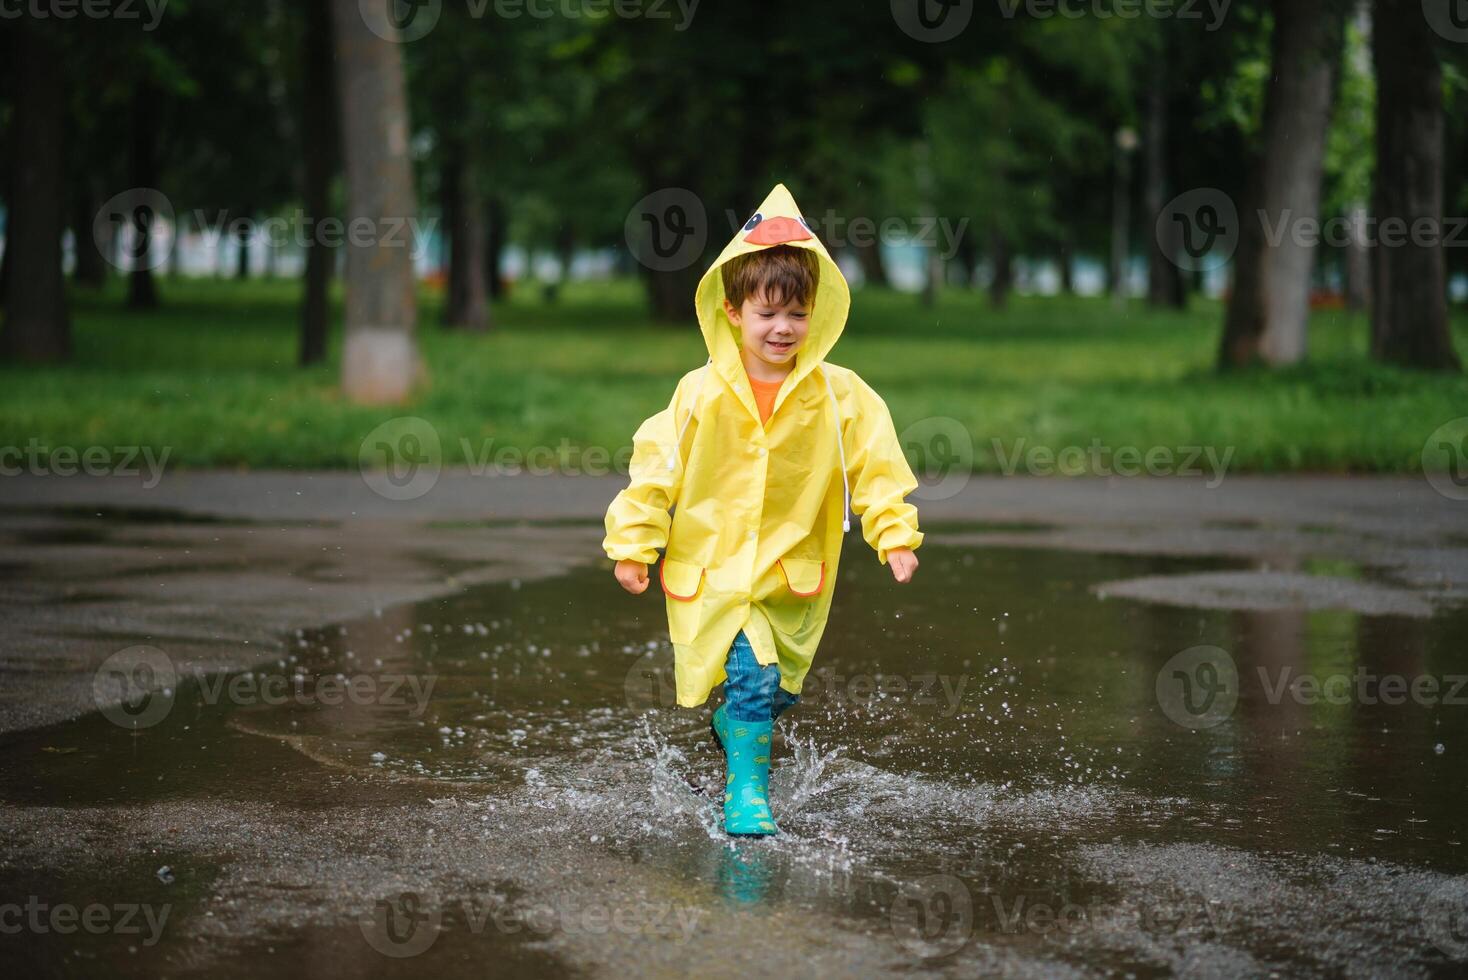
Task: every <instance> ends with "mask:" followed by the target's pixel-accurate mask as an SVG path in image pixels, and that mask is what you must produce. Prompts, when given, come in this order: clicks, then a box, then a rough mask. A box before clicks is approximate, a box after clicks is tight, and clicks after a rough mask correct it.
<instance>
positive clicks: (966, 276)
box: [953, 227, 979, 289]
mask: <svg viewBox="0 0 1468 980" xmlns="http://www.w3.org/2000/svg"><path fill="white" fill-rule="evenodd" d="M953 265H954V266H956V267H957V268H958V275H959V285H961V286H962V287H963V288H964V289H973V288H974V279H975V278H976V277H977V275H978V271H979V250H978V247H977V246H976V245H975V244H974V236H973V232H971V231H970V230H969V229H968V228H966V227H965V228H964V230H963V234H962V235H960V236H959V238H958V242H957V244H956V245H955V247H954V249H953Z"/></svg>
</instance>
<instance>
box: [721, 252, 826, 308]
mask: <svg viewBox="0 0 1468 980" xmlns="http://www.w3.org/2000/svg"><path fill="white" fill-rule="evenodd" d="M720 272H722V273H723V276H724V295H725V296H726V297H727V298H728V300H729V302H730V303H733V304H734V305H735V306H736V307H738V306H743V305H744V301H745V300H746V299H749V298H751V297H754V296H760V295H763V296H764V297H765V298H766V299H768V300H769V301H770V302H772V303H787V302H789V301H790V300H791V299H794V300H796V301H797V302H799V303H804V304H806V305H810V304H811V303H812V302H814V300H815V298H816V287H817V286H819V285H820V284H821V264H820V260H818V259H817V258H816V256H815V253H814V252H812V251H811V250H810V249H806V248H796V247H795V246H793V245H774V246H771V247H770V248H762V249H760V250H759V251H757V252H748V253H746V254H744V255H738V256H735V257H734V258H732V259H730V260H729V261H728V262H725V263H724V265H723V267H722V268H721V269H720Z"/></svg>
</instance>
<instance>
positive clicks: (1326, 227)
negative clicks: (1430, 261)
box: [1153, 187, 1468, 272]
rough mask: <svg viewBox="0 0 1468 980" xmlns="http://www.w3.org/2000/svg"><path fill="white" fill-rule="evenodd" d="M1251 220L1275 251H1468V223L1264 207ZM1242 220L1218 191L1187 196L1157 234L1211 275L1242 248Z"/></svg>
mask: <svg viewBox="0 0 1468 980" xmlns="http://www.w3.org/2000/svg"><path fill="white" fill-rule="evenodd" d="M1249 220H1255V221H1258V222H1259V229H1260V233H1261V236H1262V239H1263V241H1264V243H1265V245H1266V246H1268V247H1269V248H1279V247H1280V246H1281V245H1283V244H1285V242H1286V241H1288V242H1289V243H1290V244H1292V245H1294V246H1296V247H1298V248H1316V247H1318V246H1320V245H1330V246H1332V247H1335V248H1344V247H1346V246H1348V245H1358V246H1361V247H1377V248H1401V247H1403V246H1407V245H1412V246H1415V247H1419V248H1436V247H1438V246H1441V247H1443V248H1463V247H1468V218H1465V217H1462V216H1448V217H1443V218H1436V217H1429V216H1418V217H1415V218H1412V219H1410V220H1409V219H1407V218H1404V217H1400V216H1395V215H1388V216H1385V217H1376V216H1370V215H1367V216H1364V217H1363V216H1353V215H1334V216H1331V217H1328V218H1325V219H1323V220H1322V219H1321V218H1319V217H1315V216H1312V215H1302V214H1298V213H1297V212H1295V211H1294V210H1293V209H1292V208H1284V209H1283V210H1281V211H1279V212H1278V213H1273V212H1270V211H1268V210H1266V209H1264V208H1260V209H1258V210H1257V211H1255V212H1254V214H1253V216H1252V218H1251V219H1249ZM1240 222H1241V218H1240V215H1239V211H1238V208H1237V206H1236V205H1235V204H1234V201H1233V199H1232V198H1230V197H1229V196H1228V195H1227V194H1225V193H1224V192H1223V191H1221V190H1219V189H1218V188H1216V187H1197V188H1194V189H1192V190H1190V191H1185V192H1183V193H1182V194H1179V195H1178V196H1177V197H1174V198H1173V199H1172V200H1171V201H1168V202H1167V203H1166V204H1165V205H1163V207H1162V210H1161V211H1159V212H1158V214H1157V221H1156V223H1155V225H1154V228H1153V232H1154V234H1155V235H1156V237H1157V244H1158V245H1159V246H1161V248H1162V250H1163V252H1164V254H1166V255H1167V257H1168V258H1169V259H1170V260H1171V261H1172V262H1173V264H1174V265H1176V266H1177V267H1178V268H1180V269H1184V270H1186V271H1190V272H1191V271H1209V270H1212V269H1216V268H1219V267H1221V266H1223V265H1226V264H1227V263H1228V262H1229V260H1230V259H1232V258H1233V256H1234V252H1236V251H1237V250H1238V246H1239V232H1240Z"/></svg>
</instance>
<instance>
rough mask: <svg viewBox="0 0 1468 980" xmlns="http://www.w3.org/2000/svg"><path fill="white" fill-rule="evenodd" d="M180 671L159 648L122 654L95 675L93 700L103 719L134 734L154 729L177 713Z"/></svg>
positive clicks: (120, 652) (114, 655)
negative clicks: (176, 697)
mask: <svg viewBox="0 0 1468 980" xmlns="http://www.w3.org/2000/svg"><path fill="white" fill-rule="evenodd" d="M177 688H178V671H177V669H175V668H174V666H173V660H172V658H170V657H169V656H168V654H166V653H164V652H163V651H162V650H160V649H158V648H157V647H151V646H133V647H128V648H127V649H125V650H119V651H117V652H116V653H114V654H113V655H112V656H110V657H108V658H107V659H106V660H104V661H102V666H100V667H98V668H97V672H96V673H95V674H94V675H92V700H93V702H94V703H95V704H96V705H97V710H98V711H100V712H102V717H104V718H106V719H107V720H108V721H110V722H112V723H113V724H114V725H118V726H121V727H122V728H128V729H133V730H140V729H144V728H152V727H153V726H154V725H156V724H158V723H159V722H160V721H162V720H163V719H164V718H167V717H168V713H169V712H170V711H172V710H173V700H174V696H175V692H176V691H177Z"/></svg>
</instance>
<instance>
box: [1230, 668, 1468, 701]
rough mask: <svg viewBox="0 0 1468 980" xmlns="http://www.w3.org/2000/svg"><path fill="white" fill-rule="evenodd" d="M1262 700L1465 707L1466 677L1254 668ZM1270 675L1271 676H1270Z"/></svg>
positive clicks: (1363, 670) (1361, 669)
mask: <svg viewBox="0 0 1468 980" xmlns="http://www.w3.org/2000/svg"><path fill="white" fill-rule="evenodd" d="M1257 670H1258V673H1259V683H1260V685H1261V686H1262V687H1263V688H1264V697H1265V699H1266V700H1267V701H1268V702H1269V703H1270V704H1280V703H1281V702H1283V701H1284V699H1285V698H1286V697H1288V698H1289V699H1290V700H1291V701H1294V702H1295V703H1296V704H1302V705H1314V704H1321V703H1325V704H1336V705H1341V704H1363V705H1375V704H1385V705H1400V704H1407V703H1408V702H1410V703H1412V704H1416V705H1421V706H1423V707H1432V706H1435V705H1451V706H1455V707H1461V706H1463V705H1468V674H1442V675H1437V674H1415V675H1413V676H1410V677H1409V676H1407V675H1405V674H1375V673H1372V672H1371V671H1369V670H1367V669H1366V668H1365V667H1357V668H1356V670H1355V672H1354V673H1351V674H1342V673H1335V674H1326V675H1324V676H1321V675H1319V674H1312V673H1299V674H1297V673H1295V669H1294V668H1293V667H1280V668H1277V669H1276V670H1274V671H1272V672H1271V671H1270V670H1269V668H1267V667H1259V668H1257ZM1271 673H1272V674H1273V676H1271Z"/></svg>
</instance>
